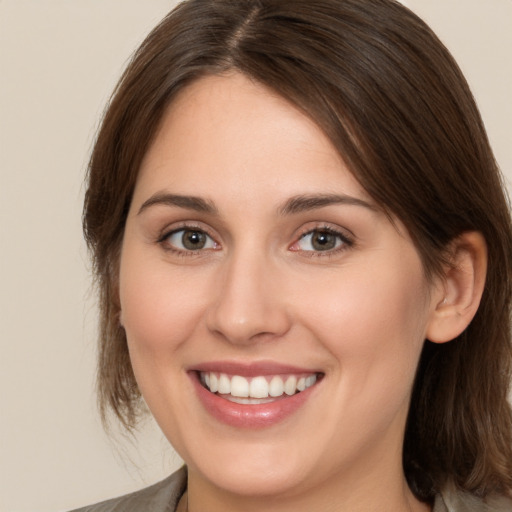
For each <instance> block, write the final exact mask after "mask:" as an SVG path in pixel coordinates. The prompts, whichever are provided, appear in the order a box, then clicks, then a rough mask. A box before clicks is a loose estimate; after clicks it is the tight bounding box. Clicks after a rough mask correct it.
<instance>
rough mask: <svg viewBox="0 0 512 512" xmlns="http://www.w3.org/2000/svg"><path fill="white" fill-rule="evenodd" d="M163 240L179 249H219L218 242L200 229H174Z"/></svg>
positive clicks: (173, 247)
mask: <svg viewBox="0 0 512 512" xmlns="http://www.w3.org/2000/svg"><path fill="white" fill-rule="evenodd" d="M162 242H164V243H166V244H167V245H170V246H171V248H172V249H174V250H177V251H201V250H204V249H217V247H218V244H217V242H215V241H214V240H213V239H212V238H211V237H210V236H209V235H207V234H206V233H205V232H204V231H202V230H200V229H190V228H184V229H179V230H177V231H173V232H172V233H169V234H167V235H165V236H164V237H163V238H162Z"/></svg>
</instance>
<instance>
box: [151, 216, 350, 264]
mask: <svg viewBox="0 0 512 512" xmlns="http://www.w3.org/2000/svg"><path fill="white" fill-rule="evenodd" d="M182 231H183V232H187V231H189V232H196V233H202V234H204V235H206V236H207V237H208V238H209V239H210V240H211V241H212V242H213V243H214V244H215V246H216V247H208V248H201V249H197V250H193V249H179V248H176V247H174V246H173V245H172V244H170V243H169V238H170V237H171V236H173V235H176V234H177V233H180V232H182ZM314 233H326V234H328V235H332V236H334V237H336V238H337V240H338V241H339V242H341V243H340V245H339V247H334V248H332V249H327V250H324V251H322V250H317V251H315V250H311V251H309V250H301V249H293V248H292V247H293V246H295V245H298V244H299V243H300V242H301V241H302V240H304V238H305V237H307V236H308V235H312V234H314ZM157 243H158V244H160V245H161V246H162V247H163V249H164V250H165V251H168V252H171V253H173V254H175V255H177V256H182V257H186V256H198V255H200V254H201V253H203V252H206V251H211V250H218V247H220V244H219V243H218V242H217V241H216V240H215V238H214V237H213V236H212V235H210V234H209V233H208V231H207V230H206V229H204V228H203V227H199V226H195V225H192V224H183V225H181V226H178V227H176V228H173V229H172V230H170V231H165V232H164V233H163V234H162V235H161V236H160V237H159V238H158V239H157ZM353 245H354V240H353V238H352V237H349V236H348V235H347V234H346V233H342V232H341V231H338V230H336V229H333V228H332V227H330V226H318V227H314V228H312V229H307V230H305V231H304V232H303V233H302V234H301V235H300V236H299V237H298V238H297V240H296V241H295V242H294V243H293V244H292V245H291V246H290V247H289V250H291V251H294V252H300V253H302V255H303V256H305V257H308V258H318V257H322V258H326V257H327V258H328V257H332V256H335V255H337V254H339V253H340V252H343V251H346V250H347V249H349V248H351V247H353Z"/></svg>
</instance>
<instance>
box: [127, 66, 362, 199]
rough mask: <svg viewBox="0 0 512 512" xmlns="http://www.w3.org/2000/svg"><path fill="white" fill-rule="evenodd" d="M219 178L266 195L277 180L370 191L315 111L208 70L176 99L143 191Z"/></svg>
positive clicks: (211, 186) (292, 188)
mask: <svg viewBox="0 0 512 512" xmlns="http://www.w3.org/2000/svg"><path fill="white" fill-rule="evenodd" d="M219 184H222V186H223V187H224V192H225V193H231V194H236V195H237V196H240V195H241V194H242V195H243V194H247V193H248V190H247V189H248V188H250V189H251V191H252V192H253V194H252V195H253V196H254V195H258V194H259V195H260V197H262V194H267V193H268V189H269V188H270V189H272V191H281V192H282V193H283V194H288V195H294V194H300V193H304V191H305V189H307V192H308V193H315V192H322V193H328V192H332V193H339V192H344V193H352V194H357V195H360V196H364V197H367V194H366V193H365V191H364V189H362V187H361V186H360V185H359V183H358V182H357V181H356V180H355V178H354V177H353V175H352V174H351V173H350V172H349V171H348V170H347V167H346V165H345V164H344V162H343V159H342V157H341V156H340V154H339V153H338V152H337V151H336V149H335V148H334V147H333V145H332V143H331V142H330V140H329V139H328V138H327V137H326V136H325V134H324V133H323V132H322V130H321V129H320V128H319V127H318V126H317V125H316V124H315V123H314V122H313V121H312V120H311V119H310V118H309V117H307V116H306V115H305V114H304V113H302V112H301V111H300V110H299V109H297V108H296V107H295V106H293V105H292V104H291V103H290V102H288V101H287V100H286V99H284V98H282V97H281V96H279V95H277V94H275V93H274V92H273V91H271V90H270V89H269V88H267V87H265V86H264V85H262V84H260V83H257V82H254V81H252V80H251V79H249V78H247V77H245V76H244V75H241V74H238V73H232V74H229V75H223V76H207V77H204V78H201V79H200V80H197V81H195V82H193V83H192V84H191V85H189V86H188V87H186V88H185V89H184V90H183V91H181V92H180V94H179V95H178V96H177V97H176V98H175V99H174V101H173V102H172V103H171V105H170V106H169V108H168V110H167V111H166V113H165V116H164V118H163V120H162V123H161V125H160V127H159V130H158V131H157V133H156V136H155V138H154V141H153V143H152V145H151V146H150V148H149V150H148V152H147V154H146V156H145V158H144V160H143V163H142V166H141V170H140V174H139V179H138V183H137V189H136V194H137V193H138V192H140V191H141V189H142V190H145V193H146V194H148V193H154V192H155V191H156V190H150V189H155V188H170V189H172V190H174V191H177V192H180V193H194V195H197V194H198V193H199V194H201V195H204V194H206V195H208V194H212V193H214V192H215V191H216V190H217V189H218V188H219ZM191 187H193V188H194V190H190V188H191ZM181 189H183V190H181ZM340 189H344V190H340Z"/></svg>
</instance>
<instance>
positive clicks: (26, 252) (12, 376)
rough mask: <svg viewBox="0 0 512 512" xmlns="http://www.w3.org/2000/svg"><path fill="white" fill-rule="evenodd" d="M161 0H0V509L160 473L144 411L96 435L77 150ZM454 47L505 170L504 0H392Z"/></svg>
mask: <svg viewBox="0 0 512 512" xmlns="http://www.w3.org/2000/svg"><path fill="white" fill-rule="evenodd" d="M175 3H176V2H173V1H164V0H145V1H141V0H0V173H1V174H0V260H1V265H0V272H1V288H0V290H1V292H0V301H1V302H0V326H1V349H2V350H1V356H0V357H1V359H0V390H1V391H0V398H1V401H0V407H1V408H0V512H29V511H39V512H50V511H52V512H58V511H62V510H66V509H69V508H72V507H75V506H78V505H83V504H86V503H92V502H94V501H98V500H100V499H104V498H106V497H110V496H114V495H117V494H121V493H125V492H128V491H129V490H132V489H136V488H139V487H142V486H144V485H147V484H149V483H151V482H153V481H156V480H158V479H160V478H162V477H163V476H165V475H167V474H169V472H170V471H172V469H173V468H175V467H177V466H178V465H179V464H180V461H179V458H178V457H177V456H176V455H174V454H173V453H172V451H171V450H170V449H168V448H167V443H166V441H165V440H164V439H163V437H162V435H161V434H160V433H159V431H158V429H157V428H156V427H155V426H154V424H153V423H152V422H151V421H148V423H147V425H146V427H145V429H144V430H143V432H142V433H141V436H140V438H138V440H137V443H136V444H134V443H130V442H128V441H126V440H124V439H122V438H120V437H119V436H118V437H117V441H115V442H113V441H112V440H109V439H108V438H107V437H106V436H105V434H104V433H103V432H102V429H101V426H100V425H99V420H98V417H97V414H96V410H95V403H94V392H93V381H94V357H95V329H96V327H95V325H96V312H95V305H94V304H95V301H94V296H93V295H91V292H90V284H89V264H88V259H87V253H86V251H85V247H84V244H83V242H82V238H81V226H80V215H81V202H82V196H83V185H82V181H83V175H84V170H85V166H86V161H87V155H88V152H89V150H90V147H91V144H92V141H93V139H94V133H95V129H96V127H97V123H98V120H99V118H100V115H101V112H102V109H103V106H104V104H105V102H106V100H107V98H108V96H109V93H110V91H111V89H112V88H113V86H114V83H115V81H116V79H117V78H118V76H119V74H120V72H121V70H122V69H123V66H124V64H125V63H126V60H127V58H128V57H129V55H130V54H131V52H132V51H133V50H134V49H135V48H136V46H137V45H138V43H140V42H141V41H142V39H143V37H144V35H145V34H146V33H147V32H148V31H149V29H150V28H151V27H152V26H153V25H155V24H156V22H157V21H158V20H159V19H160V18H161V17H162V16H163V15H164V14H165V13H166V12H167V11H168V10H170V8H171V7H172V6H173V5H174V4H175ZM405 3H407V4H408V5H409V6H410V7H411V8H412V9H413V10H415V11H416V12H417V13H419V14H420V15H421V16H423V17H424V19H425V20H426V21H428V22H429V23H430V24H431V26H432V27H433V28H434V30H436V31H437V33H438V34H439V35H440V37H441V39H442V40H443V41H444V42H445V43H446V44H447V46H448V47H449V48H450V49H451V50H452V52H453V53H454V55H455V56H456V58H457V59H458V60H459V63H460V64H461V67H462V68H463V70H464V72H465V73H466V76H467V78H468V80H469V82H470V85H471V86H472V89H473V92H474V94H475V96H476V98H477V101H478V103H479V105H480V108H481V111H482V115H483V117H484V120H485V123H486V126H487V128H488V131H489V135H490V138H491V142H492V144H493V146H494V148H495V152H496V156H497V159H498V162H499V163H500V165H501V167H502V169H503V171H504V172H505V174H506V175H507V177H508V178H507V179H508V180H510V179H512V147H511V146H512V130H511V128H510V119H512V101H511V97H510V96H511V94H512V65H511V53H512V0H406V2H405Z"/></svg>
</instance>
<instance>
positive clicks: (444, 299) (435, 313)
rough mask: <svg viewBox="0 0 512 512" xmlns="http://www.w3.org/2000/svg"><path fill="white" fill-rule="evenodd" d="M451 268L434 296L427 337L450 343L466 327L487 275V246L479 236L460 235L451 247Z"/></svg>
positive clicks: (480, 296) (478, 303) (473, 312)
mask: <svg viewBox="0 0 512 512" xmlns="http://www.w3.org/2000/svg"><path fill="white" fill-rule="evenodd" d="M449 255H450V265H449V266H448V267H447V268H446V270H445V273H444V276H442V278H441V281H440V285H439V287H438V290H437V293H433V296H432V300H433V301H434V304H433V310H432V313H431V315H430V319H429V323H428V326H427V332H426V337H427V339H428V340H430V341H432V342H434V343H445V342H447V341H450V340H453V339H454V338H456V337H457V336H458V335H459V334H461V333H462V332H463V331H464V329H466V327H467V326H468V325H469V323H470V322H471V320H472V319H473V317H474V316H475V313H476V312H477V310H478V306H479V305H480V300H481V298H482V294H483V291H484V286H485V276H486V273H487V244H486V243H485V239H484V237H483V236H482V235H481V233H478V232H476V231H470V232H467V233H463V234H462V235H460V236H459V237H457V238H456V239H455V240H454V241H453V242H452V243H451V244H450V251H449Z"/></svg>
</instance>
